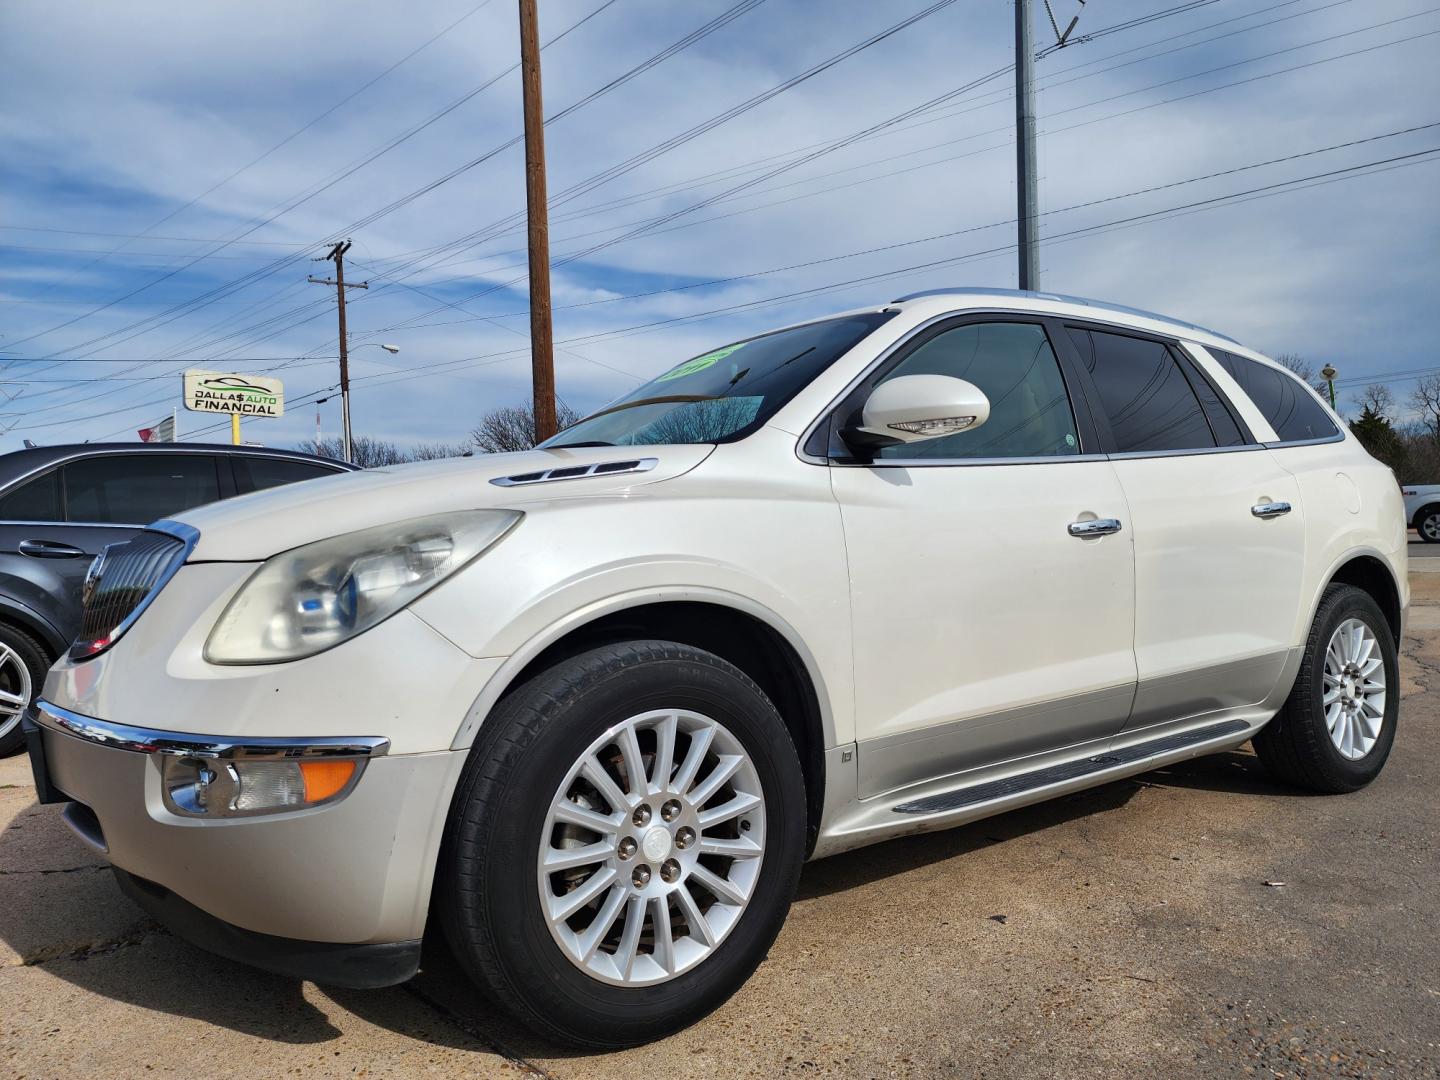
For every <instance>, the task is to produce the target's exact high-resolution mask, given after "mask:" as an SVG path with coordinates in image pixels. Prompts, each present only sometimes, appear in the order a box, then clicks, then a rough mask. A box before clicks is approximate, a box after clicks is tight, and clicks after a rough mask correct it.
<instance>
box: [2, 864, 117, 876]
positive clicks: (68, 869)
mask: <svg viewBox="0 0 1440 1080" xmlns="http://www.w3.org/2000/svg"><path fill="white" fill-rule="evenodd" d="M109 869H110V867H108V866H94V865H88V866H65V867H61V868H59V869H57V870H0V877H20V876H22V875H24V874H83V873H84V872H85V871H87V870H109Z"/></svg>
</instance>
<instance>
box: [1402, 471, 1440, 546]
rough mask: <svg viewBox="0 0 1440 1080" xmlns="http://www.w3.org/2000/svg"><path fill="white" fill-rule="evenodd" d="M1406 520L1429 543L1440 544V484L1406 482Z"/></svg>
mask: <svg viewBox="0 0 1440 1080" xmlns="http://www.w3.org/2000/svg"><path fill="white" fill-rule="evenodd" d="M1400 494H1401V495H1402V496H1403V497H1404V499H1405V520H1406V521H1407V522H1409V523H1410V527H1411V528H1412V529H1414V530H1415V531H1416V532H1417V533H1418V534H1419V535H1420V539H1421V540H1424V541H1425V542H1426V543H1427V544H1440V484H1405V485H1403V486H1402V488H1401V491H1400Z"/></svg>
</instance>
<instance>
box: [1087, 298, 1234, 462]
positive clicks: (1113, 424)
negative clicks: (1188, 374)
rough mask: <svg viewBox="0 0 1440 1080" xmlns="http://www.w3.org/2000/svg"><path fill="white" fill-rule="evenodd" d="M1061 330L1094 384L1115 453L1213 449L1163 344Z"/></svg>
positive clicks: (1188, 390) (1194, 401) (1201, 413)
mask: <svg viewBox="0 0 1440 1080" xmlns="http://www.w3.org/2000/svg"><path fill="white" fill-rule="evenodd" d="M1066 329H1067V330H1068V331H1069V332H1070V338H1071V340H1072V341H1073V342H1074V343H1075V348H1076V349H1077V350H1079V352H1080V356H1081V359H1082V360H1084V362H1085V366H1086V367H1087V368H1088V369H1089V370H1090V375H1091V377H1092V378H1093V379H1094V380H1095V388H1096V389H1097V390H1098V391H1099V393H1100V404H1101V405H1102V406H1103V408H1104V409H1105V414H1106V416H1108V417H1109V419H1110V430H1111V431H1112V432H1113V433H1114V435H1115V450H1116V452H1117V453H1122V454H1124V453H1137V452H1146V451H1148V452H1152V453H1153V452H1155V451H1160V450H1201V449H1205V448H1207V447H1212V446H1214V445H1216V444H1215V436H1214V434H1213V433H1212V432H1211V431H1210V425H1209V423H1208V422H1206V420H1205V413H1204V410H1202V409H1201V408H1200V402H1199V400H1198V399H1197V398H1196V397H1195V391H1194V390H1192V389H1191V388H1190V383H1189V381H1188V380H1187V379H1186V378H1185V375H1184V373H1183V372H1182V371H1181V370H1180V365H1179V364H1177V363H1176V361H1175V357H1174V356H1173V355H1171V352H1170V349H1169V346H1167V345H1165V344H1164V343H1163V342H1159V341H1146V340H1144V339H1143V338H1133V337H1126V336H1125V335H1123V334H1107V333H1103V332H1101V331H1099V330H1088V329H1085V328H1083V327H1078V326H1071V327H1067V328H1066Z"/></svg>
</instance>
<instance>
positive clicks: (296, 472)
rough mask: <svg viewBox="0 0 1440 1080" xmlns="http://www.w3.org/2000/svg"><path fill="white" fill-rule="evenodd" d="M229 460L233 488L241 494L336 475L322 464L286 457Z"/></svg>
mask: <svg viewBox="0 0 1440 1080" xmlns="http://www.w3.org/2000/svg"><path fill="white" fill-rule="evenodd" d="M230 460H231V462H232V463H233V464H234V466H235V488H236V490H237V491H239V493H240V494H241V495H244V494H246V493H248V492H251V491H264V490H265V489H266V488H272V487H279V486H280V485H281V484H293V483H295V482H296V481H298V480H314V479H315V478H316V477H320V476H334V475H336V472H335V470H334V469H327V468H326V467H325V466H323V465H312V464H311V463H310V462H308V461H292V460H289V459H287V458H266V457H233V458H231V459H230Z"/></svg>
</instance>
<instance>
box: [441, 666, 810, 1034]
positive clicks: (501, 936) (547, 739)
mask: <svg viewBox="0 0 1440 1080" xmlns="http://www.w3.org/2000/svg"><path fill="white" fill-rule="evenodd" d="M669 716H673V717H674V721H675V722H674V726H673V727H670V728H669V730H670V731H671V734H670V735H669V736H668V739H669V745H670V747H671V748H672V750H673V753H672V754H671V755H670V756H671V758H672V760H673V762H674V767H673V768H672V769H670V770H661V769H659V768H657V767H656V766H655V764H654V761H655V759H656V758H658V757H659V756H660V752H661V747H662V746H663V745H664V742H663V740H664V738H665V736H664V735H663V734H662V732H663V731H664V730H665V729H666V727H667V725H669V720H668V719H666V718H667V717H669ZM707 724H708V725H710V727H711V728H712V730H711V734H710V736H709V737H708V738H709V742H708V743H707V744H706V745H707V746H709V747H710V749H709V750H707V751H705V753H706V754H708V756H705V757H704V758H703V764H700V765H699V767H698V769H697V770H690V772H689V773H688V774H687V766H688V765H689V761H688V758H689V756H690V754H691V752H692V749H693V748H694V747H695V746H696V744H697V743H699V742H701V741H702V739H701V736H700V732H701V731H702V729H704V728H705V727H706V725H707ZM646 725H653V726H646ZM612 729H613V732H619V734H614V733H613V732H612ZM627 730H628V731H633V732H635V735H634V741H633V742H629V743H627V744H626V745H629V746H633V747H634V748H635V750H637V751H639V755H638V757H637V760H640V761H642V763H643V764H642V770H643V771H642V773H641V775H640V777H639V779H638V781H637V780H635V779H630V780H626V779H625V778H626V776H627V773H626V766H625V763H626V761H627V760H628V758H626V756H625V750H624V749H623V748H622V746H621V743H622V742H623V741H624V739H625V738H627V737H628V736H626V734H625V733H626V731H627ZM691 732H693V733H694V734H691ZM600 740H612V741H610V742H603V743H602V742H601V741H600ZM642 746H644V747H648V748H649V749H648V750H645V749H642ZM682 748H683V749H682ZM716 748H718V750H720V751H723V750H726V749H727V748H728V749H729V750H733V751H736V752H735V753H730V754H727V755H726V757H725V761H726V762H728V763H732V764H733V761H734V760H736V759H738V760H740V761H741V762H742V764H740V765H737V766H734V771H733V776H732V777H731V779H729V780H726V781H724V783H723V784H722V786H721V787H720V788H719V789H718V790H717V791H716V792H715V793H714V794H713V795H709V796H704V794H703V791H704V789H705V788H706V787H707V781H708V780H710V779H711V778H712V776H714V775H719V774H718V773H716V772H715V770H716V769H717V768H718V767H719V766H720V763H721V758H720V757H716V756H715V755H716V753H717V749H716ZM647 753H648V754H650V755H651V756H650V757H648V758H647V757H646V756H645V755H646V754H647ZM696 757H697V760H699V758H700V755H699V754H696ZM592 758H593V761H595V762H597V763H598V762H599V761H601V760H604V761H606V762H607V763H608V764H607V765H606V766H605V769H606V774H607V775H608V776H609V777H610V780H611V782H612V783H613V784H615V787H613V788H611V789H610V791H611V796H610V798H611V799H612V800H616V801H618V798H619V797H624V798H625V799H627V800H630V801H629V802H628V804H627V805H626V806H625V807H621V808H618V809H617V808H612V807H610V805H609V800H607V799H606V798H605V796H604V789H603V788H601V787H600V786H597V785H595V784H591V781H590V780H589V779H587V777H589V776H592V775H593V773H590V772H579V771H578V770H581V769H582V763H583V762H585V761H589V760H592ZM728 767H729V766H728V765H727V768H728ZM662 771H667V772H668V774H669V775H668V776H667V778H666V780H667V781H668V784H667V786H670V787H678V788H680V789H681V791H682V792H690V793H693V794H695V796H696V798H697V799H698V800H699V801H698V802H696V803H694V804H693V805H692V804H691V803H690V802H689V801H688V800H687V801H684V804H683V806H682V799H683V798H684V796H683V795H681V796H675V795H673V794H669V793H665V794H659V795H649V794H646V793H645V792H648V791H651V790H653V789H654V787H655V785H656V784H657V782H659V777H660V773H661V772H662ZM631 775H633V774H631ZM686 775H688V776H689V781H688V782H687V780H686V779H685V778H684V777H685V776H686ZM672 777H673V780H672V779H671V778H672ZM601 782H602V783H603V780H601ZM640 784H644V785H645V788H644V791H642V790H641V788H640V786H639V785H640ZM632 792H633V794H632ZM747 793H748V794H747ZM757 795H758V797H759V798H760V799H761V800H762V801H761V803H760V805H759V807H758V809H753V810H750V811H746V812H740V811H736V810H734V807H736V806H741V805H752V806H753V803H749V802H748V800H751V799H753V798H755V797H756V796H757ZM594 796H598V798H595V797H594ZM636 800H639V803H640V804H641V805H643V806H644V807H645V808H646V809H647V811H648V813H649V814H651V815H653V816H651V817H650V818H648V824H646V825H645V827H644V828H636V827H635V825H636V823H637V822H638V821H640V820H641V818H640V809H639V806H637V803H636ZM562 801H563V803H564V804H567V805H568V807H569V810H568V811H567V810H565V809H562ZM576 806H580V807H582V809H583V808H584V807H586V806H588V807H591V808H594V811H593V812H594V813H595V814H596V816H597V817H599V816H604V815H603V814H602V813H601V810H602V809H604V810H609V811H610V814H609V816H610V818H611V820H612V822H613V821H623V822H624V823H623V824H620V825H611V826H607V828H608V829H609V830H610V831H611V835H609V836H607V835H606V833H604V832H601V831H600V830H594V831H586V830H585V829H583V828H578V829H577V827H576V826H571V825H566V824H563V823H559V821H558V819H557V818H556V817H555V816H554V815H555V814H557V813H562V814H563V813H571V812H573V810H574V808H575V807H576ZM720 806H724V807H725V810H723V811H721V812H720V813H721V814H722V815H723V814H726V813H728V814H729V817H728V819H727V820H726V821H725V822H723V823H721V824H705V823H703V822H701V821H700V819H699V817H698V814H699V813H700V812H701V811H702V810H704V811H705V812H706V813H707V814H709V815H710V816H711V817H714V816H717V815H716V813H715V811H716V808H717V807H720ZM632 807H633V808H634V809H633V811H632V810H631V809H630V808H632ZM805 813H806V810H805V789H804V779H803V776H802V774H801V771H800V763H799V759H798V757H797V755H796V752H795V747H794V745H793V743H792V741H791V739H790V736H789V733H788V732H787V730H786V728H785V725H784V723H783V721H782V720H781V719H780V716H779V714H778V713H777V712H776V710H775V707H774V706H773V705H772V704H771V703H770V701H769V700H768V699H767V698H766V697H765V695H764V693H763V692H762V691H761V690H760V688H759V687H758V686H756V685H755V683H754V682H752V681H751V680H750V679H749V678H748V677H747V676H746V675H745V674H744V673H743V672H741V671H740V670H739V669H738V668H736V667H734V666H733V665H731V664H729V663H727V662H726V661H725V660H722V659H721V658H720V657H718V656H715V655H713V654H711V653H708V652H704V651H701V650H699V649H694V648H691V647H689V646H686V645H681V644H677V643H675V642H669V641H631V642H624V643H620V644H615V645H607V646H603V647H600V648H596V649H592V650H590V651H587V652H584V653H581V654H579V655H576V656H573V657H571V658H569V659H566V660H563V661H561V662H559V663H557V664H556V665H555V666H554V667H552V668H550V669H548V670H546V671H544V672H541V673H540V674H538V675H536V676H535V677H534V678H532V679H530V680H528V681H527V682H526V683H525V684H524V685H522V686H520V687H519V688H518V689H517V690H515V691H514V692H512V693H510V694H509V695H508V696H507V697H505V698H504V699H503V700H502V701H501V702H500V704H499V705H498V706H496V708H495V709H494V711H493V712H492V713H491V715H490V716H489V718H488V719H487V720H486V721H485V723H484V725H483V726H482V727H481V730H480V735H479V737H478V738H477V740H476V744H475V747H474V749H473V750H472V751H471V754H470V758H469V761H468V762H467V763H466V766H465V772H464V774H463V775H462V777H461V780H460V783H459V786H458V789H457V792H456V796H455V800H454V803H453V805H452V809H451V816H450V820H449V823H448V825H447V829H446V836H445V840H444V843H443V845H442V849H441V856H440V866H439V869H438V878H437V885H436V887H437V897H436V901H437V907H438V909H439V915H440V921H441V925H442V927H443V928H444V932H445V935H446V937H447V939H448V940H449V942H450V945H451V948H452V949H453V950H454V952H455V954H456V956H457V958H458V959H459V961H460V963H461V965H462V967H463V968H464V969H465V970H466V971H467V973H468V974H469V975H470V977H471V978H472V979H473V980H474V982H475V983H476V984H477V985H478V986H479V987H480V988H481V989H482V991H484V992H485V993H486V994H488V995H489V996H490V997H491V998H492V999H493V1000H495V1001H496V1002H497V1003H499V1004H501V1005H502V1006H503V1007H505V1008H506V1009H508V1010H509V1011H510V1012H511V1013H513V1014H514V1015H515V1017H516V1018H517V1019H519V1020H520V1021H521V1022H522V1023H524V1024H525V1025H526V1026H528V1027H530V1028H531V1029H532V1030H534V1031H536V1032H537V1033H539V1034H541V1035H542V1036H545V1037H548V1038H550V1039H552V1040H556V1041H559V1042H563V1043H568V1044H571V1045H575V1046H582V1047H588V1048H596V1049H602V1048H603V1049H614V1048H620V1047H627V1046H635V1045H637V1044H640V1043H644V1042H649V1041H651V1040H654V1039H657V1038H660V1037H662V1036H665V1035H669V1034H671V1033H673V1032H675V1031H678V1030H680V1029H681V1028H684V1027H686V1026H687V1025H689V1024H692V1023H694V1022H695V1021H696V1020H698V1019H700V1018H701V1017H703V1016H705V1015H706V1014H707V1013H709V1012H711V1011H712V1010H713V1009H715V1008H716V1007H717V1006H719V1005H720V1004H722V1003H723V1002H724V1001H725V1000H726V999H728V998H729V997H730V996H731V995H732V994H733V993H734V992H735V991H736V990H737V989H739V987H740V986H741V985H742V984H743V983H744V982H745V981H746V980H747V979H748V978H749V977H750V975H751V973H753V972H754V970H755V969H756V967H758V966H759V964H760V962H761V961H762V960H764V959H765V956H766V954H767V953H768V951H769V949H770V946H771V944H772V943H773V942H774V940H775V936H776V935H777V934H778V933H779V932H780V927H781V925H782V924H783V923H784V921H785V916H786V913H787V912H788V911H789V907H790V901H791V898H792V897H793V896H794V893H795V888H796V885H797V883H798V880H799V874H800V865H801V862H802V861H803V858H804V851H805ZM667 814H668V815H675V816H674V818H673V819H672V818H671V817H666V816H665V815H667ZM662 818H664V821H665V822H668V824H664V825H663V830H662V829H661V828H660V827H661V825H662ZM566 820H568V818H567V819H566ZM687 821H688V822H691V823H693V824H694V825H695V829H693V830H689V829H687V827H686V826H685V822H687ZM665 830H668V831H665ZM742 830H743V831H742ZM662 831H665V835H664V836H660V835H659V833H660V832H662ZM687 831H689V832H690V837H689V840H688V841H687V840H686V839H685V837H684V836H683V835H682V834H684V833H685V832H687ZM652 833H653V834H656V835H653V836H652ZM727 837H733V839H728V840H727V839H726V838H727ZM757 837H758V843H757V842H756V839H755V838H757ZM597 838H598V840H597ZM667 838H669V840H670V841H671V843H670V845H669V846H666V839H667ZM627 841H628V842H629V843H630V844H632V845H634V846H631V847H630V848H629V852H630V854H629V855H623V854H621V852H622V851H624V850H625V845H626V843H627ZM724 843H729V844H731V845H736V850H741V849H743V850H744V851H745V855H744V856H739V855H737V856H736V857H734V858H730V857H726V856H719V857H717V856H715V855H714V854H711V853H710V852H709V851H707V850H704V849H710V850H711V851H713V849H714V848H715V846H717V845H718V844H724ZM595 844H599V845H602V846H603V845H609V847H608V848H607V849H606V850H608V851H609V852H611V854H609V855H607V856H606V861H604V862H601V863H600V864H599V865H598V866H597V867H596V868H595V869H594V870H591V869H589V867H584V868H580V869H576V870H573V871H571V870H562V871H552V870H549V869H546V868H544V867H542V865H541V862H540V860H541V858H542V855H544V857H546V858H549V857H551V855H553V854H554V852H555V851H562V852H564V853H567V854H568V853H569V852H573V851H575V850H576V849H578V848H580V847H584V846H586V845H595ZM682 847H686V848H688V850H685V851H682V850H681V848H682ZM662 848H663V850H661V849H662ZM752 848H758V849H759V850H760V852H761V854H759V855H758V857H757V856H756V855H755V854H754V852H753V851H752V850H751V849H752ZM597 850H598V848H597ZM547 852H548V853H550V854H549V855H545V854H544V853H547ZM642 860H647V861H645V862H643V864H642ZM680 860H690V861H689V862H687V863H686V864H685V866H684V867H682V866H681V862H680ZM592 861H593V860H592ZM651 862H654V863H655V864H656V865H655V866H654V867H651V866H650V863H651ZM702 862H703V866H702V869H704V870H705V872H706V873H708V874H709V877H708V879H705V880H702V877H701V870H699V869H695V866H696V865H698V864H701V863H702ZM672 864H673V865H672ZM547 865H548V864H547ZM641 865H644V866H645V867H646V869H647V871H648V873H647V875H646V883H645V885H644V889H646V890H652V891H656V890H658V891H659V892H665V891H666V890H668V892H665V895H664V896H659V895H655V896H651V895H650V894H648V893H644V892H642V891H641V888H640V886H639V885H638V880H639V870H638V868H639V867H640V866H641ZM607 867H608V868H609V870H610V872H611V873H612V874H613V876H611V877H608V878H607V879H606V880H608V881H609V882H610V884H608V885H605V887H604V888H603V889H602V890H601V891H600V892H599V893H597V894H596V898H595V899H594V900H593V901H591V903H590V904H587V905H586V906H585V907H582V908H581V909H579V911H578V912H576V913H575V914H574V915H572V916H569V917H568V919H569V920H574V921H575V922H576V923H577V925H575V926H573V927H572V926H571V922H570V921H567V919H563V918H561V917H560V916H559V915H556V914H555V912H556V909H557V908H563V907H566V906H568V905H567V901H566V897H568V896H571V895H576V896H578V895H579V894H580V893H581V891H582V890H584V889H586V888H587V887H589V886H590V884H591V883H592V881H595V880H598V879H600V878H601V875H602V873H604V872H605V871H606V869H607ZM570 874H573V875H574V876H573V877H570V878H568V879H567V875H570ZM667 874H670V875H676V876H675V877H673V878H672V877H667V876H666V875H667ZM717 878H723V880H717ZM676 881H678V884H675V883H674V882H676ZM706 881H711V882H714V883H715V884H716V885H717V887H722V886H723V889H722V891H725V890H742V891H743V890H744V889H748V890H749V892H748V897H747V898H745V899H744V901H743V903H741V904H740V906H739V911H738V914H737V913H736V912H735V909H734V906H733V905H731V906H727V905H726V904H724V903H722V901H721V900H720V896H721V893H720V892H714V893H710V892H707V890H706ZM737 882H738V883H739V884H737ZM567 884H568V885H569V886H571V887H570V889H569V891H566V889H565V886H566V885H567ZM681 891H684V892H685V893H686V897H685V898H682V897H680V895H679V893H680V892H681ZM615 895H619V896H620V897H621V899H616V900H612V899H611V898H612V896H615ZM687 898H688V904H689V906H688V907H686V906H685V905H684V904H683V903H682V900H685V899H687ZM611 904H615V905H618V906H617V907H616V908H615V909H614V910H615V912H616V914H614V915H612V923H611V924H607V925H610V926H611V929H610V930H609V931H608V932H607V931H606V930H605V929H604V927H602V928H601V929H599V930H595V929H594V927H595V924H596V923H599V922H600V921H601V920H602V919H603V917H604V913H605V911H606V910H607V909H608V908H609V907H610V905H611ZM662 908H663V911H664V915H663V918H664V919H665V920H666V921H667V923H668V924H669V925H670V926H671V927H672V932H671V934H668V935H666V937H665V940H667V941H671V942H672V944H671V945H670V947H669V948H667V949H663V950H662V948H661V947H660V945H659V944H658V943H659V941H660V940H661V933H660V930H659V924H658V922H657V920H659V919H660V918H662V914H661V909H662ZM702 909H703V911H702ZM637 910H638V911H639V912H640V915H639V917H638V918H637V919H636V926H637V930H636V932H635V936H634V937H633V938H628V936H627V935H628V930H627V929H626V928H627V927H628V926H629V925H630V920H631V917H632V912H635V911H637ZM687 911H690V912H693V913H694V915H695V916H698V921H695V920H692V918H691V917H689V916H687V915H686V912H687ZM552 915H553V916H554V917H555V919H556V920H557V921H555V922H554V923H553V924H552ZM591 919H593V920H594V921H593V922H592V921H590V920H591ZM702 924H703V933H702ZM647 930H648V936H645V933H646V931H647ZM587 932H590V933H593V934H594V935H602V934H603V935H605V936H604V937H603V939H599V941H600V943H599V945H597V946H594V947H592V950H591V953H590V954H589V957H590V958H589V959H588V960H586V959H584V958H583V957H580V956H579V955H578V954H579V953H580V952H583V944H584V940H585V938H584V935H585V934H586V933H587ZM702 937H708V938H712V939H713V943H707V942H702V941H701V940H700V939H701V938H702ZM627 940H631V941H633V944H631V945H630V946H629V947H628V949H627V944H626V943H627ZM567 942H568V943H569V944H567ZM647 945H648V950H649V951H648V953H647V952H646V948H647ZM567 950H568V951H567ZM626 957H628V958H629V959H628V960H626V959H625V958H626ZM585 964H589V965H593V969H592V967H587V966H582V965H585ZM601 968H603V969H604V971H603V972H600V971H599V970H598V969H601ZM672 969H673V970H672Z"/></svg>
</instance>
